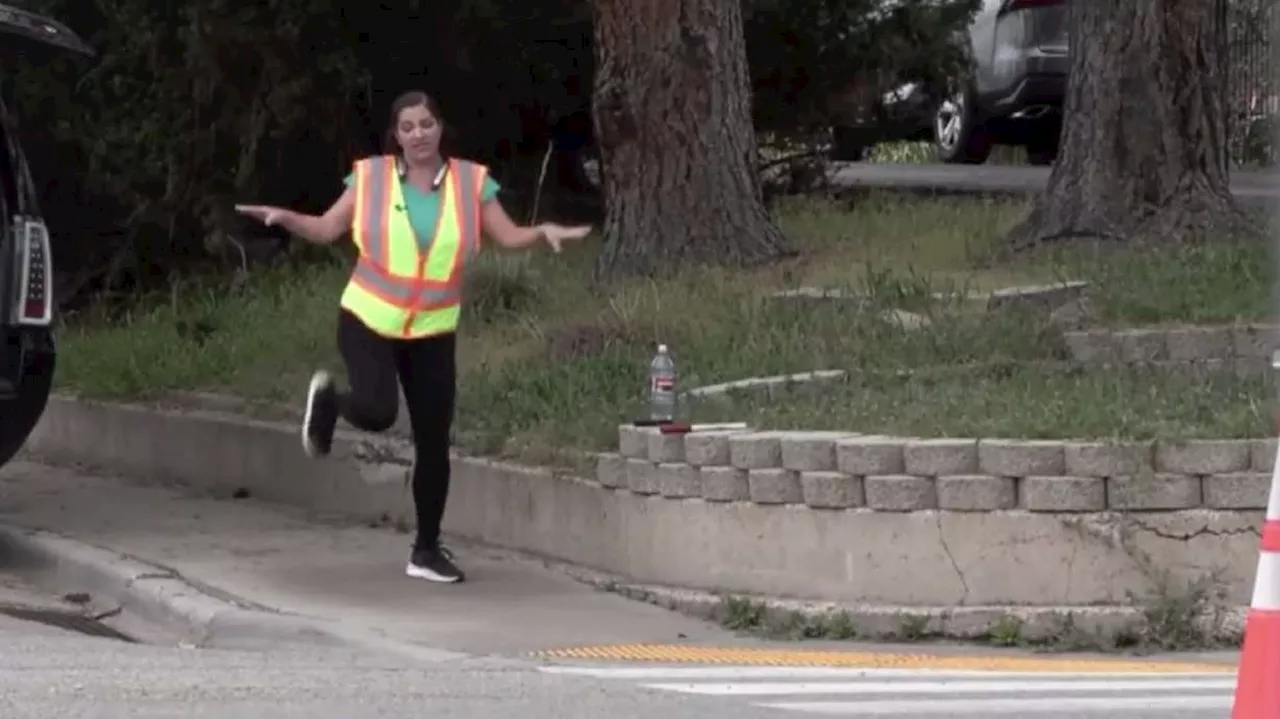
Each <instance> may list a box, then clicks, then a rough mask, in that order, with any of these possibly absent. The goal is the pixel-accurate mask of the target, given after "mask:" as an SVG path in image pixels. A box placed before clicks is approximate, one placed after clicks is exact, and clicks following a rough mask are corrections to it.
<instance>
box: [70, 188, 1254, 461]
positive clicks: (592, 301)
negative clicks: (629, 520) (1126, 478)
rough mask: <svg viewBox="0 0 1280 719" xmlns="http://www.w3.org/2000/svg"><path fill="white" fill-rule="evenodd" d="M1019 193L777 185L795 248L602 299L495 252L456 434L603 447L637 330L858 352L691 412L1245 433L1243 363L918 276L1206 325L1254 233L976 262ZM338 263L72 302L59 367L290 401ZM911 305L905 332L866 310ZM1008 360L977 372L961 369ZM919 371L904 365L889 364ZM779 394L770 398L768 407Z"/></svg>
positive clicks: (647, 349) (744, 367)
mask: <svg viewBox="0 0 1280 719" xmlns="http://www.w3.org/2000/svg"><path fill="white" fill-rule="evenodd" d="M1024 212H1025V206H1024V204H1023V203H1021V202H1015V201H1007V200H993V199H987V200H974V199H950V200H939V199H922V198H910V197H904V196H897V195H884V196H878V197H872V198H869V199H862V200H859V201H857V202H856V203H855V204H854V205H852V206H849V205H847V204H836V203H832V202H825V201H823V202H819V201H813V200H809V201H795V202H789V203H787V204H785V205H784V206H782V207H780V208H779V222H780V223H781V225H782V227H783V229H784V231H785V232H786V234H787V236H788V237H789V238H790V239H791V240H792V241H793V242H794V244H795V246H796V248H797V249H798V250H800V251H801V254H800V256H799V257H798V258H797V259H795V260H792V261H788V262H787V263H784V264H781V265H778V266H776V267H771V268H768V269H764V270H760V271H755V272H751V273H729V272H723V271H697V272H690V273H688V274H686V275H683V276H680V277H676V278H674V279H672V280H669V281H663V282H652V281H637V282H633V283H630V284H627V285H625V286H621V287H617V288H614V289H613V290H611V291H610V292H609V293H607V294H604V295H597V294H594V293H593V292H592V290H591V288H590V287H589V284H588V282H587V280H588V278H589V276H590V265H591V261H592V259H593V257H594V251H595V247H594V246H593V245H592V244H590V243H588V244H586V245H583V246H580V247H576V248H573V249H572V250H570V251H567V252H566V253H565V254H564V255H561V256H554V255H552V254H550V253H549V252H545V251H536V252H533V253H529V254H525V255H506V256H500V255H497V254H496V253H495V254H491V255H490V256H489V257H487V258H486V259H485V260H484V261H483V262H481V263H479V264H478V265H477V267H476V268H475V271H474V272H473V276H472V278H471V281H470V284H469V289H468V307H467V312H466V317H465V320H464V328H463V341H462V342H461V344H460V361H461V368H462V380H461V381H462V392H461V395H460V407H459V414H458V427H459V441H460V444H462V445H463V446H464V447H466V448H468V449H471V450H473V451H485V452H495V451H504V452H508V453H514V454H529V453H532V454H538V453H540V452H542V451H545V449H546V448H547V447H553V446H573V447H583V448H596V447H604V446H607V445H608V444H609V443H610V442H611V441H612V440H613V437H614V432H615V427H616V425H617V423H618V422H619V421H624V420H627V419H630V418H632V417H633V416H635V414H636V413H637V412H639V411H640V410H641V407H642V401H641V393H642V389H643V386H644V381H645V372H646V370H647V363H648V359H649V357H650V356H651V354H652V352H653V346H654V344H655V343H657V342H665V343H667V344H668V345H670V346H671V347H672V350H673V352H674V353H675V354H676V356H677V362H678V365H679V370H680V372H681V383H682V386H683V387H685V388H691V387H694V386H698V385H702V384H709V383H713V382H722V381H730V380H735V379H742V378H745V377H751V376H759V375H769V374H781V373H790V372H802V371H807V370H814V369H846V370H855V371H856V372H855V374H854V379H852V380H850V381H848V382H845V383H840V384H837V385H834V386H831V385H827V386H825V387H824V389H823V390H822V391H818V392H808V391H795V392H784V393H783V395H782V396H776V397H775V398H774V400H772V401H770V400H768V399H767V397H765V396H763V395H757V396H743V397H734V398H731V400H730V401H728V402H727V403H726V402H723V401H722V402H718V403H700V404H698V405H697V406H692V407H691V408H690V409H691V411H692V412H693V414H694V415H695V416H697V417H707V418H711V417H715V418H724V419H740V418H747V419H751V420H752V421H754V422H758V423H760V426H770V427H806V428H840V429H847V430H857V431H877V432H900V433H908V434H920V435H930V434H938V435H952V436H975V435H980V436H993V435H1005V436H1037V437H1050V436H1096V437H1110V436H1117V437H1119V436H1126V437H1146V436H1156V435H1159V436H1169V435H1195V434H1200V435H1221V436H1249V435H1259V436H1261V435H1265V434H1266V433H1267V431H1268V429H1269V427H1270V421H1269V420H1268V419H1267V417H1268V416H1269V415H1268V410H1266V409H1265V408H1263V407H1262V403H1263V402H1264V401H1265V400H1268V399H1269V397H1270V394H1269V393H1270V387H1269V385H1268V384H1267V383H1266V382H1265V381H1262V380H1241V379H1236V378H1234V377H1227V376H1222V377H1212V378H1208V379H1199V380H1191V379H1188V378H1179V377H1175V376H1168V375H1153V374H1150V373H1139V372H1128V373H1119V374H1101V373H1098V372H1093V373H1090V372H1085V373H1067V372H1063V371H1058V370H1050V369H1045V367H1044V366H1043V365H1042V364H1040V363H1042V362H1043V361H1044V360H1046V359H1050V358H1051V357H1053V353H1054V349H1055V346H1056V345H1055V343H1054V341H1053V340H1052V338H1051V337H1050V336H1049V335H1046V334H1045V333H1044V332H1042V331H1041V329H1042V328H1039V327H1035V326H1031V325H1029V324H1027V322H1026V321H1025V320H1022V319H1018V318H1016V317H996V316H988V315H985V314H982V313H975V312H972V311H966V310H964V309H963V308H962V306H961V305H959V304H957V305H955V306H951V305H948V306H945V307H939V306H936V303H935V301H934V300H932V299H931V298H932V296H933V295H934V293H937V292H961V291H977V290H990V289H994V288H996V287H1000V286H1006V285H1009V284H1018V283H1026V282H1044V281H1052V280H1055V279H1065V278H1073V279H1074V278H1078V279H1088V280H1091V281H1093V282H1094V284H1095V287H1096V288H1097V289H1096V292H1095V296H1094V302H1095V304H1096V311H1097V313H1098V315H1099V318H1100V321H1103V322H1106V323H1112V324H1151V323H1164V322H1216V321H1229V320H1234V319H1254V318H1260V317H1266V316H1268V315H1269V314H1270V312H1269V311H1270V307H1271V288H1272V282H1273V278H1274V274H1275V272H1274V268H1273V266H1272V263H1271V261H1270V255H1269V254H1268V249H1267V248H1265V247H1252V246H1239V245H1215V246H1212V247H1205V248H1187V249H1179V250H1169V251H1166V252H1164V253H1161V254H1158V255H1136V254H1125V253H1123V252H1117V251H1110V252H1107V253H1088V252H1084V251H1080V250H1076V251H1073V252H1071V253H1065V252H1059V253H1055V254H1054V255H1048V254H1046V255H1045V256H1042V257H1037V258H1034V259H1029V260H1026V261H1024V262H1022V263H1020V264H1018V265H1016V266H1000V267H994V268H986V269H982V270H976V269H974V268H975V267H977V266H978V261H979V259H980V258H983V257H984V256H985V255H986V253H987V251H988V250H989V249H990V248H991V247H992V245H993V243H994V242H998V241H999V238H1000V236H1001V234H1002V233H1003V231H1004V230H1006V229H1008V228H1009V227H1010V226H1011V225H1012V223H1014V222H1016V221H1017V220H1018V219H1019V218H1020V217H1021V216H1022V214H1023V213H1024ZM346 272H347V270H346V265H345V263H342V262H338V261H329V262H319V263H310V264H308V265H306V266H303V267H301V268H296V267H295V268H284V267H281V268H275V269H270V270H266V269H264V270H259V271H257V272H256V273H255V274H254V275H253V276H252V277H251V278H250V280H249V281H248V283H247V284H246V285H244V286H243V287H240V288H233V287H232V286H231V283H229V282H227V281H226V279H225V278H217V279H216V280H213V281H195V280H187V281H185V282H183V283H179V284H177V285H175V287H174V289H173V291H172V292H170V293H169V295H168V296H166V297H163V298H159V299H157V300H156V301H154V302H150V303H139V304H138V305H137V306H136V307H134V308H133V309H131V310H129V311H127V312H123V313H116V316H113V317H107V316H106V313H103V312H99V313H94V314H87V315H82V316H76V317H70V318H67V320H66V325H67V326H66V327H65V328H64V329H63V330H62V335H61V342H62V358H61V359H60V362H59V365H60V366H59V370H58V371H59V376H58V381H59V384H60V385H61V387H62V388H63V389H64V390H73V391H77V392H81V393H83V394H86V395H91V396H99V397H116V398H138V397H147V396H155V395H159V394H163V393H166V392H170V391H174V390H184V389H204V390H213V391H224V392H225V391H230V392H235V393H239V394H242V395H247V396H253V397H259V398H264V399H270V400H276V401H282V402H289V403H295V404H296V403H299V402H300V400H301V393H302V390H303V387H304V386H305V380H306V378H307V377H308V376H309V375H310V373H311V371H312V370H313V369H314V368H316V367H321V366H327V367H330V368H333V369H337V368H339V367H340V365H339V364H338V362H337V358H336V356H335V352H334V346H333V344H334V337H333V335H334V320H335V317H336V313H337V300H338V295H339V293H340V291H341V289H342V286H343V284H344V282H345V279H346ZM800 286H821V287H829V288H844V289H848V290H856V291H858V292H860V293H863V294H865V295H866V296H867V297H868V301H867V303H865V304H863V305H857V304H856V303H839V302H812V303H796V302H795V301H779V300H778V299H776V298H770V297H769V295H770V294H771V293H773V292H776V291H778V290H782V289H790V288H795V287H800ZM888 307H899V308H904V309H909V310H915V311H921V312H927V313H929V314H930V315H931V316H932V317H933V318H934V322H933V324H932V325H931V326H929V327H926V328H923V329H915V330H904V329H902V328H901V327H899V326H897V325H895V324H893V323H891V322H886V321H885V320H884V319H883V313H882V310H883V309H884V308H888ZM974 362H977V363H992V362H996V363H1000V365H1001V366H1005V367H1012V369H1010V370H1002V371H1000V372H989V373H986V374H982V375H981V376H976V377H975V376H974V375H973V374H972V372H964V371H958V370H956V371H953V370H950V369H948V367H950V366H952V365H956V364H960V363H974ZM904 368H908V369H909V368H917V369H918V370H920V371H921V372H923V373H924V374H925V375H926V376H924V377H916V378H914V379H913V380H911V381H903V380H902V379H900V378H898V377H897V375H896V374H894V373H895V372H897V371H898V370H901V369H904ZM784 400H785V401H784Z"/></svg>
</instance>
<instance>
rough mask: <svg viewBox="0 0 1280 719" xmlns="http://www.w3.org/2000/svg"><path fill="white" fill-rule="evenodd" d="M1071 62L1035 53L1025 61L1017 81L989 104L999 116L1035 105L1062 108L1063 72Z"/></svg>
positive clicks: (1053, 55) (1061, 57) (1064, 91)
mask: <svg viewBox="0 0 1280 719" xmlns="http://www.w3.org/2000/svg"><path fill="white" fill-rule="evenodd" d="M1070 63H1071V59H1070V58H1069V57H1068V56H1066V55H1059V54H1052V55H1051V54H1042V53H1036V54H1034V55H1029V56H1028V57H1027V58H1026V61H1025V65H1024V66H1023V71H1022V72H1021V73H1020V76H1021V79H1020V80H1018V81H1017V82H1016V83H1014V84H1013V86H1012V87H1011V88H1010V89H1009V90H1008V92H1005V93H1003V94H1002V95H1001V97H1000V98H999V99H998V100H997V101H996V102H993V103H992V104H991V106H992V108H993V109H996V110H998V111H999V114H1007V113H1013V112H1016V111H1018V110H1021V109H1024V108H1027V107H1032V106H1036V105H1047V106H1049V107H1055V108H1060V107H1062V102H1063V99H1064V98H1065V97H1066V94H1067V71H1068V70H1069V69H1070Z"/></svg>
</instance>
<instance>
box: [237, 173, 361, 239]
mask: <svg viewBox="0 0 1280 719" xmlns="http://www.w3.org/2000/svg"><path fill="white" fill-rule="evenodd" d="M355 206H356V192H355V189H354V188H352V187H347V189H346V191H345V192H343V193H342V196H341V197H339V198H338V199H337V201H336V202H334V203H333V205H332V206H330V207H329V209H328V210H326V211H325V213H324V214H323V215H308V214H305V213H302V212H295V211H293V210H287V209H285V208H283V207H271V206H269V205H236V211H237V212H241V213H243V214H246V215H249V216H250V217H253V218H255V219H257V220H258V221H259V222H261V223H263V224H264V225H267V226H268V227H283V228H285V229H286V230H288V231H289V233H290V234H294V235H297V236H298V237H301V238H302V239H304V240H306V241H307V242H311V243H314V244H317V245H327V244H329V243H331V242H333V241H334V240H336V239H338V238H339V237H342V235H343V233H345V232H346V231H347V229H348V228H349V227H351V220H352V218H353V217H354V216H355Z"/></svg>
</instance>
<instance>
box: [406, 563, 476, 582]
mask: <svg viewBox="0 0 1280 719" xmlns="http://www.w3.org/2000/svg"><path fill="white" fill-rule="evenodd" d="M404 573H405V575H407V576H410V577H413V578H414V579H425V580H427V581H428V582H436V583H438V584H457V583H458V582H460V581H462V578H461V577H446V576H444V575H441V574H436V573H435V572H433V571H431V570H430V569H427V568H426V567H419V566H418V565H416V564H406V565H405V568H404Z"/></svg>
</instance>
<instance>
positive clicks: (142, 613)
mask: <svg viewBox="0 0 1280 719" xmlns="http://www.w3.org/2000/svg"><path fill="white" fill-rule="evenodd" d="M0 563H2V564H3V566H5V567H6V568H9V569H12V570H14V571H15V572H16V573H17V574H18V575H19V576H21V577H22V578H23V579H25V580H27V581H29V582H31V583H33V584H35V585H36V586H38V587H40V588H42V589H44V590H46V591H51V592H54V593H57V594H60V595H68V594H81V595H87V596H88V598H89V602H88V604H89V606H90V607H91V608H92V609H94V610H95V612H96V613H97V614H98V615H100V616H101V615H105V616H109V617H112V619H107V620H104V621H105V622H106V623H124V624H126V625H129V626H137V625H139V624H141V625H142V626H143V627H145V630H146V633H160V634H162V635H163V636H165V637H167V638H174V639H176V640H177V643H179V644H180V645H183V646H189V647H194V648H202V649H235V650H261V649H266V648H273V647H276V648H278V647H280V646H281V645H294V646H303V647H316V648H327V649H357V650H370V651H374V652H383V653H385V652H390V653H394V654H398V655H401V656H402V657H407V658H411V659H416V660H419V661H448V660H457V659H466V658H470V656H469V655H466V654H462V653H458V652H451V651H445V650H440V649H433V648H429V647H421V646H417V645H411V644H406V643H403V642H397V641H394V640H390V639H387V638H385V637H382V636H380V635H377V634H375V633H372V632H368V631H365V630H362V629H357V628H354V627H348V626H343V625H340V624H338V623H336V622H332V621H328V620H324V619H318V618H312V617H306V616H302V615H297V614H289V613H283V612H280V611H277V610H274V609H272V608H270V607H266V606H263V605H259V604H255V603H253V602H249V601H246V600H243V599H240V598H238V597H234V596H232V595H230V594H227V593H226V592H221V591H219V590H216V589H214V588H211V587H204V586H200V585H199V584H197V583H195V582H192V581H190V580H187V579H185V578H184V577H182V575H181V574H179V573H178V572H176V571H175V570H173V569H170V568H168V567H164V566H161V565H157V564H152V563H149V562H145V561H142V560H139V559H136V558H134V557H129V556H127V555H123V554H119V553H116V552H113V551H110V550H107V549H104V548H101V547H97V546H94V545H91V544H86V543H84V542H80V541H77V540H74V539H71V538H69V537H65V536H62V535H58V534H54V533H52V532H46V531H43V530H37V529H29V528H24V527H18V526H14V525H9V524H0ZM126 634H128V632H126Z"/></svg>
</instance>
